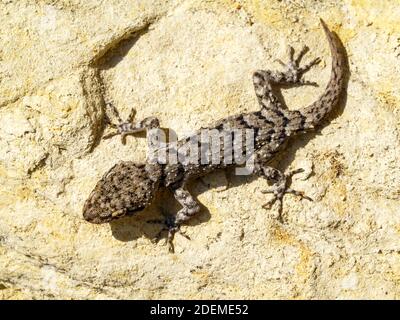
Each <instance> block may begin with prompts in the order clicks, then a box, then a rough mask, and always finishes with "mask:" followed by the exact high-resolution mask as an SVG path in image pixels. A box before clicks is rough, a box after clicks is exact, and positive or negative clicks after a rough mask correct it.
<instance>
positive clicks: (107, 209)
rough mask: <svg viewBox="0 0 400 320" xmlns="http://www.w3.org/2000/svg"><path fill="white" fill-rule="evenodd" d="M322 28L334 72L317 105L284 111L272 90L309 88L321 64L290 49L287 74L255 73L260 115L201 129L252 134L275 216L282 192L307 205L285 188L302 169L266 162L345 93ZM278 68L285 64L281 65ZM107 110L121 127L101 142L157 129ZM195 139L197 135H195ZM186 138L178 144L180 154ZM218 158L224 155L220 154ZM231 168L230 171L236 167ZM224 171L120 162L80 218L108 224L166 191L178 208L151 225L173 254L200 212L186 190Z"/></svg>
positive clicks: (342, 65) (342, 68)
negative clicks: (179, 235) (177, 238)
mask: <svg viewBox="0 0 400 320" xmlns="http://www.w3.org/2000/svg"><path fill="white" fill-rule="evenodd" d="M321 24H322V27H323V29H324V31H325V34H326V37H327V39H328V42H329V45H330V49H331V56H332V72H331V78H330V81H329V83H328V85H327V87H326V89H325V91H324V93H323V94H322V95H321V96H320V98H319V99H318V100H317V101H316V102H314V103H313V104H311V105H310V106H307V107H305V108H303V109H300V110H296V111H291V110H287V109H286V108H284V107H283V106H282V103H281V102H280V101H279V99H278V98H277V96H276V95H275V94H274V93H273V87H274V86H279V85H310V84H313V83H311V82H307V81H304V80H302V75H303V74H304V73H305V72H306V71H308V70H309V68H310V67H312V66H313V65H315V64H317V63H318V62H319V61H320V59H319V58H317V59H314V60H313V61H312V62H311V63H309V64H308V65H306V66H304V67H300V66H299V63H300V60H301V58H302V57H303V55H304V54H305V53H306V51H307V48H306V47H305V48H304V49H303V50H302V51H301V52H300V54H299V55H298V57H297V58H294V57H293V49H292V48H291V47H290V49H289V58H290V61H289V63H288V64H287V65H285V66H286V67H287V70H286V71H285V72H272V71H264V70H258V71H256V72H254V74H253V83H254V88H255V93H256V95H257V98H258V101H259V104H260V106H261V109H260V110H258V111H255V112H250V113H246V114H239V115H234V116H230V117H228V118H225V119H222V120H220V121H218V122H217V123H215V124H213V125H212V126H210V127H208V128H202V129H216V130H218V131H223V130H230V129H252V130H254V147H255V148H254V153H253V154H252V155H251V156H252V157H254V158H253V159H254V172H253V173H254V174H256V175H258V176H262V177H264V178H266V179H268V180H269V181H271V182H273V189H272V190H269V191H264V193H272V194H273V198H272V200H271V201H269V202H268V203H267V204H266V206H267V207H270V206H271V205H272V204H273V203H274V202H275V201H278V203H279V214H281V212H282V198H283V196H284V194H286V193H292V194H295V195H298V196H301V197H303V198H306V199H308V200H311V199H310V198H308V197H307V196H305V195H304V194H303V193H302V192H299V191H296V190H293V189H290V188H289V187H288V185H287V184H288V181H289V180H290V179H288V178H289V177H290V176H291V175H293V174H295V173H298V172H301V171H302V170H301V169H300V170H295V171H292V172H290V173H288V174H284V173H282V172H281V171H279V170H277V169H275V168H273V167H271V166H269V163H270V162H271V160H272V159H273V158H274V156H275V155H276V154H277V153H278V152H279V151H281V150H282V149H283V148H284V147H285V144H286V142H287V141H288V139H289V138H290V137H292V136H294V135H297V134H300V133H304V132H307V131H310V130H313V129H314V128H315V127H317V126H318V125H319V124H321V122H322V120H323V119H324V118H325V117H326V116H327V114H328V113H329V112H330V111H331V110H332V109H333V108H334V107H335V106H336V105H337V104H338V102H339V98H340V95H341V94H342V91H343V90H344V79H345V73H346V60H345V56H344V52H343V50H344V49H343V48H342V47H341V45H340V41H339V40H338V39H337V36H336V35H335V34H334V33H332V32H330V31H329V29H328V28H327V26H326V25H325V23H324V22H323V21H322V20H321ZM280 62H281V61H280ZM281 64H283V63H282V62H281ZM108 107H109V110H108V111H111V112H112V113H113V116H114V117H116V118H117V121H118V123H119V124H118V125H113V124H111V125H112V126H114V127H116V128H117V131H116V132H115V133H112V134H111V135H108V136H106V137H104V138H109V137H111V136H114V135H118V134H119V135H121V138H122V142H123V143H124V142H125V137H126V135H129V134H133V133H136V132H139V131H143V130H148V129H151V128H158V127H159V121H158V120H157V119H156V118H154V117H149V118H146V119H144V120H143V121H141V122H139V123H138V124H136V125H134V124H133V117H134V114H135V113H134V110H133V111H132V113H131V115H130V116H129V118H128V120H127V121H126V122H123V121H122V120H121V119H120V117H119V115H118V112H117V110H116V109H115V108H114V107H113V106H111V105H109V106H108ZM195 134H196V135H198V134H199V132H197V133H195ZM189 138H190V137H189ZM189 138H185V139H183V140H180V141H179V142H178V145H177V148H178V152H179V151H180V148H182V146H183V145H184V144H185V142H187V141H188V139H189ZM222 148H223V147H222ZM221 151H223V150H221ZM182 152H183V151H182ZM221 154H222V155H223V152H221ZM222 157H223V156H222ZM221 160H222V158H221ZM199 163H200V162H199ZM231 165H233V166H234V165H237V163H233V164H231ZM227 166H228V165H226V164H224V162H223V161H222V162H221V163H220V164H218V165H211V164H183V163H178V164H169V163H167V164H151V163H147V164H135V163H133V162H121V163H119V164H117V165H115V166H114V167H113V168H111V169H110V170H109V172H107V173H106V174H105V175H104V176H103V178H102V179H101V180H100V181H99V182H98V183H97V185H96V187H95V189H94V190H93V191H92V193H91V195H90V196H89V198H88V199H87V201H86V203H85V206H84V208H83V216H84V218H85V219H86V220H87V221H89V222H92V223H105V222H109V221H111V220H114V219H117V218H120V217H122V216H124V215H129V214H132V213H134V212H137V211H140V210H142V209H143V208H145V207H146V206H148V205H149V204H150V203H151V201H152V199H153V197H154V194H155V193H156V191H157V190H158V189H159V188H160V187H167V188H169V189H170V190H171V191H172V192H173V194H174V196H175V198H176V200H177V201H178V202H179V203H180V204H181V206H182V209H181V210H179V211H178V213H177V214H176V215H174V216H169V217H167V218H166V219H165V221H153V222H156V223H163V224H164V225H165V228H164V229H163V230H168V231H169V233H168V242H169V244H170V250H173V244H172V240H173V236H174V234H175V232H177V231H179V226H180V225H181V224H182V223H183V222H185V221H187V220H189V219H190V218H192V217H193V216H194V215H195V214H196V213H198V212H199V211H200V207H199V205H198V203H197V202H196V201H195V199H194V198H193V197H192V196H191V194H190V193H189V191H188V190H187V188H186V186H187V183H188V181H190V180H192V179H194V178H196V177H199V176H203V175H205V174H208V173H210V172H212V171H214V170H216V169H220V168H225V167H227ZM229 166H230V165H229Z"/></svg>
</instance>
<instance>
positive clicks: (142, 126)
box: [103, 103, 160, 144]
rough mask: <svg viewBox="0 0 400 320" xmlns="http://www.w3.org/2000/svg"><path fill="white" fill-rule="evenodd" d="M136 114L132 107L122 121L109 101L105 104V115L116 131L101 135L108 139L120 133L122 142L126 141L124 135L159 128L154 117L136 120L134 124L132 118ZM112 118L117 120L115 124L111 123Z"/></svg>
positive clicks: (158, 123) (158, 122) (157, 121)
mask: <svg viewBox="0 0 400 320" xmlns="http://www.w3.org/2000/svg"><path fill="white" fill-rule="evenodd" d="M135 115H136V110H135V109H134V108H132V110H131V113H130V114H129V116H128V119H127V120H126V121H123V120H122V119H121V117H120V116H119V112H118V110H117V109H116V108H115V107H114V105H112V104H111V103H107V104H106V116H107V120H108V123H109V125H110V126H111V127H112V128H114V129H116V131H114V132H112V133H109V134H107V135H105V136H104V137H103V139H109V138H111V137H114V136H116V135H121V142H122V144H125V143H126V136H128V135H130V134H134V133H138V132H142V131H145V130H149V129H156V128H160V121H159V120H158V119H157V118H156V117H147V118H145V119H143V120H142V121H139V122H137V123H136V124H134V123H133V120H134V118H135ZM112 118H114V119H115V120H117V121H116V122H117V123H116V124H115V123H113V121H112Z"/></svg>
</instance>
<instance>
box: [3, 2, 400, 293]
mask: <svg viewBox="0 0 400 320" xmlns="http://www.w3.org/2000/svg"><path fill="white" fill-rule="evenodd" d="M0 14H1V18H2V19H1V20H2V28H1V30H0V299H23V298H28V299H45V298H65V299H92V298H125V299H131V298H132V299H139V298H146V299H155V298H164V299H165V298H189V299H190V298H197V299H207V298H210V299H214V298H230V299H240V298H245V299H247V298H250V299H260V298H289V299H298V298H307V299H318V298H334V299H342V298H397V299H398V298H399V297H400V277H399V274H400V260H399V259H400V214H399V213H400V201H399V200H400V199H399V197H400V166H399V159H400V139H399V127H400V111H399V110H400V42H399V41H400V40H399V39H400V27H399V24H398V18H397V17H398V16H400V7H399V6H398V3H397V1H394V0H391V1H385V2H384V3H381V4H379V6H378V5H377V4H375V3H374V2H365V1H351V2H350V1H345V0H342V1H324V2H315V1H311V0H304V1H302V2H301V5H299V4H295V3H294V2H293V1H278V0H273V1H247V0H242V1H234V0H220V1H206V2H203V1H189V0H187V1H184V0H180V1H178V0H175V1H172V0H171V1H161V0H160V1H116V0H111V1H107V2H101V4H99V2H98V1H94V0H90V1H83V0H74V1H71V0H59V1H40V2H37V3H33V2H32V1H27V0H21V1H3V2H2V3H1V4H0ZM318 17H322V18H324V20H325V21H326V22H327V24H328V25H329V26H330V28H332V29H333V30H334V31H336V32H337V33H338V35H339V37H340V38H341V39H342V41H343V43H344V45H345V47H346V49H347V54H348V57H349V63H350V70H351V75H350V79H349V83H348V89H347V96H346V101H345V103H344V104H343V106H342V107H341V108H338V110H337V112H336V113H335V114H334V115H332V117H331V119H330V120H331V121H330V122H327V123H326V125H325V126H324V127H323V128H322V129H321V130H319V131H318V133H317V134H308V135H304V136H301V137H298V139H296V140H294V141H293V143H291V144H290V146H289V148H288V150H287V151H286V152H285V154H283V155H282V157H281V158H280V161H277V166H278V167H279V168H280V169H282V170H289V169H290V168H297V167H303V168H305V169H306V172H305V173H303V174H302V175H299V176H296V177H295V178H294V179H293V180H294V181H293V187H294V188H297V189H302V190H304V191H305V192H306V193H307V194H308V195H310V196H311V197H312V198H313V199H314V200H315V201H314V202H307V201H299V200H298V199H296V198H293V197H290V196H288V197H286V199H285V205H284V216H285V220H286V223H285V224H281V223H280V222H279V221H278V220H277V219H276V208H272V209H271V210H269V211H266V210H264V209H262V208H261V205H262V204H263V203H265V202H266V201H267V200H268V199H267V198H266V195H264V194H262V193H261V190H262V189H265V188H266V187H267V183H266V182H265V181H263V180H262V179H253V178H249V177H239V176H235V175H234V174H233V173H232V172H227V173H225V174H224V173H217V174H216V175H215V176H213V175H211V176H209V177H205V178H203V179H200V180H199V181H196V182H194V183H193V184H192V187H191V189H192V190H193V192H194V194H195V195H196V196H198V199H199V201H200V202H201V203H202V204H203V206H204V207H203V210H202V212H201V213H200V214H199V216H198V217H196V218H194V219H193V221H192V222H190V223H189V225H188V226H185V227H183V229H184V231H185V232H186V233H187V234H188V235H190V237H191V238H192V240H191V241H188V240H186V239H185V238H183V237H180V236H179V235H178V236H177V237H176V241H175V247H176V253H175V254H169V253H168V251H167V249H166V247H164V246H163V245H162V244H161V243H160V244H158V245H156V244H153V243H152V239H153V238H154V236H155V235H156V234H157V232H158V229H157V227H156V226H153V225H148V224H146V220H148V219H151V218H156V217H158V216H159V215H160V214H161V212H162V211H163V210H164V211H165V210H167V211H172V210H176V209H177V208H178V206H177V204H176V203H175V202H174V200H173V199H172V197H171V195H170V194H169V193H168V192H163V193H161V194H160V196H159V198H158V199H157V200H156V202H155V203H154V204H153V205H152V206H150V207H149V208H147V209H146V210H144V211H143V212H141V213H139V214H137V215H136V216H133V217H129V218H124V219H121V220H120V221H116V222H114V223H111V224H105V225H91V224H89V223H87V222H85V221H84V220H83V219H82V206H83V203H84V201H85V199H86V198H87V196H88V195H89V193H90V191H91V190H92V188H93V187H94V185H95V184H96V182H97V181H98V180H99V179H100V177H101V176H102V175H103V174H104V172H106V171H107V170H108V169H109V168H110V167H111V166H113V165H114V164H115V163H116V162H117V161H119V160H133V161H137V162H142V161H144V160H145V157H146V150H147V148H146V142H145V139H143V138H134V137H129V138H128V143H127V145H126V146H122V145H121V143H120V141H119V139H111V140H101V136H102V134H103V131H104V125H103V117H104V104H105V102H107V101H113V102H114V104H115V105H116V106H117V107H118V108H119V109H120V110H121V112H122V113H123V115H127V114H128V113H129V111H130V109H131V108H132V107H135V108H136V109H137V111H138V113H137V117H138V118H139V119H141V118H143V117H146V116H150V115H155V116H157V117H158V118H159V119H160V120H161V123H162V126H163V127H167V128H172V129H174V130H175V131H176V132H177V134H178V135H179V136H184V135H185V134H187V133H190V132H191V131H194V130H195V129H198V128H200V127H201V126H205V125H207V124H208V123H210V122H212V121H214V120H215V119H217V118H223V117H226V116H228V115H232V114H235V113H240V112H245V111H251V110H256V109H257V108H258V105H257V100H256V97H255V95H254V93H253V87H252V82H251V75H252V72H253V71H254V70H256V69H260V68H262V69H273V68H279V64H278V63H276V62H275V59H278V58H282V59H284V58H285V50H286V46H287V45H288V44H292V45H293V46H294V47H296V48H297V49H299V48H301V47H302V45H303V44H307V45H308V46H309V47H310V48H311V53H310V54H309V55H308V56H307V57H306V60H307V59H311V58H312V57H315V56H321V57H322V60H323V63H321V64H320V65H319V66H318V67H316V68H314V69H313V70H312V71H310V72H309V73H308V74H307V79H309V80H314V79H315V80H316V81H318V83H319V85H320V86H319V87H318V88H315V87H301V88H294V89H289V90H283V95H284V96H285V100H286V102H287V105H288V107H289V108H293V109H296V108H301V107H302V106H305V105H307V104H309V103H311V102H312V101H314V100H315V99H316V98H317V97H318V95H319V94H320V93H321V92H322V91H323V89H324V87H325V85H326V83H327V81H328V79H329V74H330V56H329V49H328V44H327V42H326V41H325V39H324V37H323V32H322V29H321V27H320V25H319V22H318ZM160 207H163V208H162V209H160Z"/></svg>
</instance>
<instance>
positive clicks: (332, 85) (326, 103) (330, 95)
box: [299, 19, 347, 130]
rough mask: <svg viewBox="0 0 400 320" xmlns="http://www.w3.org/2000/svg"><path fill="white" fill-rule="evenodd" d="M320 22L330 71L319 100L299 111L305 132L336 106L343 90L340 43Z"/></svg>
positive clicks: (343, 55) (342, 59)
mask: <svg viewBox="0 0 400 320" xmlns="http://www.w3.org/2000/svg"><path fill="white" fill-rule="evenodd" d="M320 21H321V25H322V27H323V29H324V32H325V35H326V37H327V39H328V42H329V46H330V50H331V56H332V71H331V77H330V80H329V82H328V84H327V86H326V89H325V91H324V93H323V94H322V95H321V96H320V97H319V99H318V100H317V101H315V102H314V103H312V104H311V105H309V106H307V107H305V108H303V109H301V110H299V111H300V113H301V114H302V115H303V116H304V118H305V121H304V128H303V129H305V130H307V129H312V128H314V127H316V126H317V125H319V124H320V123H321V121H322V120H323V119H324V118H325V117H326V115H327V114H329V113H330V111H331V110H332V109H333V108H334V107H335V106H337V105H338V103H339V99H340V96H341V94H342V92H343V89H344V83H345V76H346V72H347V60H346V56H345V49H344V47H343V45H342V42H341V41H340V40H339V38H338V36H337V35H336V34H335V33H333V32H331V31H330V30H329V29H328V27H327V25H326V23H325V22H324V21H323V20H322V19H320Z"/></svg>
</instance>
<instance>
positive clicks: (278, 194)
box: [261, 169, 313, 222]
mask: <svg viewBox="0 0 400 320" xmlns="http://www.w3.org/2000/svg"><path fill="white" fill-rule="evenodd" d="M303 171H304V169H296V170H292V171H290V172H289V173H287V174H283V175H282V178H281V179H280V180H279V181H277V182H276V183H275V185H274V186H273V188H272V189H270V190H262V191H261V192H262V193H271V194H273V198H272V199H271V200H270V201H268V202H267V203H265V204H264V205H263V206H262V207H263V208H264V209H270V208H271V207H272V206H273V205H274V203H275V202H278V205H279V207H278V219H279V220H280V221H281V222H282V210H283V196H284V195H285V194H288V193H291V194H294V195H296V196H299V197H301V198H302V199H306V200H309V201H313V199H311V198H310V197H308V196H306V195H305V194H304V192H303V191H297V190H294V189H291V188H289V187H288V182H289V181H290V180H291V178H292V176H293V175H295V174H297V173H301V172H303Z"/></svg>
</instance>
